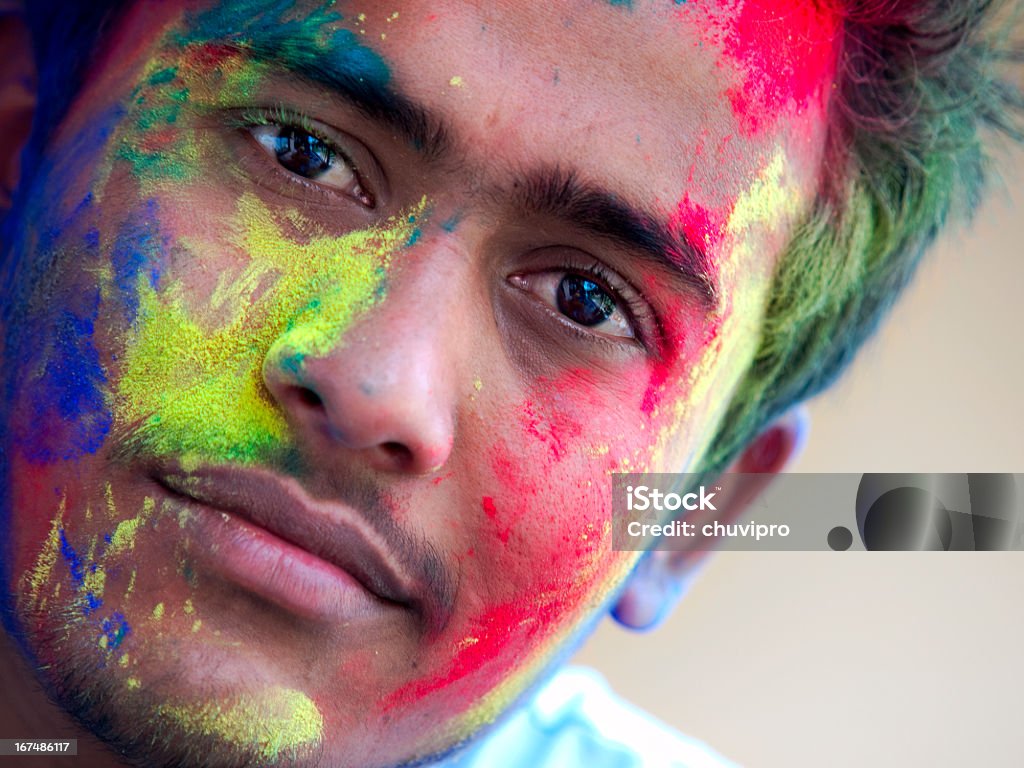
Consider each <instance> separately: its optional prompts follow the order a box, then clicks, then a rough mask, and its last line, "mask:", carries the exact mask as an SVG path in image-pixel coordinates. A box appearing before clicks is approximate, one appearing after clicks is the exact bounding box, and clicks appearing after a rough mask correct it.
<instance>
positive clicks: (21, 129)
mask: <svg viewBox="0 0 1024 768" xmlns="http://www.w3.org/2000/svg"><path fill="white" fill-rule="evenodd" d="M0 51H3V55H2V56H0V216H2V215H3V213H4V212H5V211H6V210H7V208H9V207H10V205H11V197H12V195H13V193H14V188H15V187H16V186H17V185H18V176H19V161H20V159H21V150H22V149H23V148H24V146H25V142H26V141H27V140H28V136H29V133H30V132H31V130H32V115H33V112H34V111H35V104H36V76H35V75H36V71H35V60H34V59H33V56H32V44H31V39H30V36H29V32H28V27H27V26H26V24H25V20H24V19H23V18H22V15H21V12H20V4H19V3H11V2H3V0H0Z"/></svg>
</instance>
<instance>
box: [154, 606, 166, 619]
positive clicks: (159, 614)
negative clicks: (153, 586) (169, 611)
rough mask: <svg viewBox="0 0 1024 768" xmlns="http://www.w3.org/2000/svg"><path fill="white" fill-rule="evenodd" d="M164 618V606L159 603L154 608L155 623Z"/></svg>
mask: <svg viewBox="0 0 1024 768" xmlns="http://www.w3.org/2000/svg"><path fill="white" fill-rule="evenodd" d="M163 617H164V604H163V603H157V604H156V605H155V606H154V607H153V621H160V619H162V618H163Z"/></svg>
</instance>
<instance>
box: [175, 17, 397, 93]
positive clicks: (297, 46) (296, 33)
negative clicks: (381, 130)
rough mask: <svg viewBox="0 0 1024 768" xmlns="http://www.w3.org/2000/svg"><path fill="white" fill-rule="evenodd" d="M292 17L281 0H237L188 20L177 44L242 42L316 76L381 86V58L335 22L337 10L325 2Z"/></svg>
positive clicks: (386, 75) (384, 80) (384, 75)
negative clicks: (329, 74)
mask: <svg viewBox="0 0 1024 768" xmlns="http://www.w3.org/2000/svg"><path fill="white" fill-rule="evenodd" d="M331 5H333V3H330V4H328V5H327V6H324V7H321V8H317V9H315V10H312V11H310V12H309V13H308V14H306V15H305V16H299V17H296V16H295V12H296V9H295V7H294V3H291V2H281V0H238V1H237V2H230V3H227V2H224V3H220V4H218V5H217V6H215V7H214V8H211V9H210V10H208V11H205V12H203V13H201V14H199V15H196V16H192V17H191V18H190V19H189V21H188V31H187V32H186V33H185V34H182V35H180V36H179V37H178V42H179V44H180V45H188V44H190V43H207V42H213V41H221V42H230V43H233V44H236V45H242V46H245V47H248V48H251V49H252V50H254V51H256V52H258V53H266V54H270V55H271V56H275V55H276V56H279V57H281V58H285V59H287V60H288V61H289V62H290V63H291V64H292V66H294V67H295V68H298V69H301V70H302V71H304V72H307V73H309V74H313V75H315V74H316V72H318V71H324V70H334V71H336V72H341V73H346V74H347V75H349V76H350V77H351V78H352V80H353V81H354V82H366V83H369V84H372V85H373V86H374V87H376V88H378V89H379V88H383V87H384V86H386V85H387V84H388V82H389V81H390V79H391V72H390V70H389V69H388V66H387V64H386V63H385V62H384V59H383V58H381V56H380V55H379V54H378V53H377V52H376V51H374V50H373V49H371V48H369V47H367V46H365V45H364V44H363V43H361V42H360V40H359V36H358V35H357V34H355V33H354V32H352V31H351V30H349V29H345V28H342V27H340V26H338V22H340V21H342V20H343V17H342V15H341V14H340V13H337V12H336V11H334V10H330V9H329V6H331Z"/></svg>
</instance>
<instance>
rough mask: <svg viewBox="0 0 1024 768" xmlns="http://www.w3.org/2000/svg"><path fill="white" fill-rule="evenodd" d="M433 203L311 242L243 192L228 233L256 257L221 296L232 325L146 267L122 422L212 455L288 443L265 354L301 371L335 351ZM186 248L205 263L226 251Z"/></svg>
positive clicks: (119, 390) (250, 456) (158, 445)
mask: <svg viewBox="0 0 1024 768" xmlns="http://www.w3.org/2000/svg"><path fill="white" fill-rule="evenodd" d="M425 205H426V201H425V199H424V200H423V201H421V202H420V205H419V206H418V208H417V209H416V210H414V211H411V212H409V213H407V214H405V215H402V216H399V217H395V218H393V219H391V220H389V221H388V223H387V226H383V227H375V228H371V229H366V230H360V231H357V232H351V233H348V234H345V235H342V236H338V237H334V236H327V235H317V234H314V235H313V236H312V237H308V238H305V239H301V240H299V239H295V237H293V236H289V235H286V234H285V231H284V229H283V228H282V224H280V223H279V222H278V220H277V219H275V215H274V213H273V212H272V211H271V210H270V209H269V208H267V206H266V205H265V204H264V203H263V202H261V201H260V200H259V198H258V197H256V196H255V195H253V194H250V193H245V194H243V195H242V196H241V198H240V199H239V202H238V206H237V220H236V223H235V227H234V231H233V232H229V233H227V235H226V237H227V239H228V240H229V241H230V243H231V245H233V246H234V247H235V248H236V249H238V250H239V251H240V252H241V253H243V254H245V256H246V257H247V262H246V263H245V266H244V269H243V270H242V273H241V274H240V275H239V276H238V277H237V278H236V279H234V280H232V281H230V282H228V281H224V282H221V283H220V284H219V285H218V286H217V291H216V292H215V294H214V302H215V303H216V304H217V305H218V306H219V307H224V308H226V309H227V313H228V318H229V319H227V321H221V322H220V323H219V324H218V323H214V322H211V319H210V317H211V315H217V316H222V315H223V312H220V313H215V312H210V311H209V307H205V308H203V307H200V308H193V307H192V306H190V304H191V302H190V292H189V291H188V290H187V289H186V287H185V286H183V285H182V284H181V283H176V282H173V281H171V278H170V276H168V277H167V278H166V279H168V280H169V281H171V282H169V284H168V285H167V286H166V287H162V288H161V289H160V290H159V291H157V290H156V289H154V288H153V287H152V286H151V285H150V282H149V280H148V278H147V277H146V276H142V275H140V277H139V280H138V292H139V312H138V322H137V329H136V331H135V333H134V335H133V338H129V339H128V340H127V344H126V350H125V353H124V356H123V359H122V365H123V373H122V375H121V377H120V379H119V381H118V382H117V384H116V387H115V393H114V404H113V405H114V412H115V415H116V418H117V419H118V421H120V422H121V423H129V424H130V423H139V422H144V423H145V424H146V427H150V428H152V429H150V430H148V437H147V439H148V440H149V441H150V443H149V444H150V447H151V449H154V450H156V451H157V452H159V453H173V454H177V455H182V454H187V453H191V454H193V455H194V456H195V457H196V458H197V459H198V458H199V457H202V458H204V459H205V460H207V461H209V460H211V459H214V460H233V461H240V462H245V461H247V460H248V461H258V460H259V459H260V458H261V457H263V456H265V455H266V454H268V453H269V452H272V451H275V450H280V449H282V448H284V447H286V440H287V429H286V424H285V421H284V418H283V415H282V414H281V412H280V410H279V409H278V408H277V407H276V406H275V405H274V403H273V401H272V399H271V397H270V394H269V393H268V391H267V389H266V386H265V384H264V382H263V376H262V369H263V364H264V361H265V360H267V358H268V356H270V357H272V363H273V364H276V365H281V366H283V367H286V368H291V369H294V370H298V369H300V368H301V365H302V360H303V359H304V357H306V356H310V355H323V354H325V353H327V352H328V351H330V350H332V349H333V348H335V347H336V346H337V345H338V344H339V342H340V340H341V338H342V336H343V334H344V332H345V330H346V329H347V328H348V327H349V326H350V325H351V324H352V322H353V321H354V320H355V318H356V317H358V316H359V315H360V314H362V313H363V312H365V311H366V310H367V309H369V308H370V307H372V306H373V305H374V304H375V303H376V302H377V301H379V300H380V299H381V298H382V297H383V295H384V293H385V291H386V283H385V280H386V275H387V268H388V266H389V264H390V261H391V258H392V256H393V255H394V254H395V253H396V252H397V251H398V250H399V249H400V248H401V247H402V246H403V245H404V244H405V243H406V242H407V241H409V239H410V237H411V236H412V234H413V232H414V231H415V221H416V220H417V218H418V216H419V215H421V214H422V211H423V209H424V207H425ZM284 218H285V219H286V220H287V222H288V223H291V224H294V225H295V226H294V229H296V230H298V231H300V232H314V233H315V232H317V231H318V226H317V224H316V223H315V222H312V221H309V220H307V219H306V218H305V217H303V216H302V215H301V214H300V213H299V212H298V211H290V212H288V213H287V214H286V215H285V217H284ZM183 244H184V245H186V246H187V248H188V250H189V251H191V252H193V254H194V256H193V258H195V259H197V260H201V259H202V257H203V253H204V252H205V251H206V250H209V249H213V248H216V247H217V246H216V245H213V244H209V245H203V244H199V243H194V242H189V243H183ZM220 247H225V246H223V245H221V246H220ZM227 247H229V249H230V246H227ZM146 427H144V428H143V430H144V431H146Z"/></svg>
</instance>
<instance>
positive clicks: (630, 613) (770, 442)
mask: <svg viewBox="0 0 1024 768" xmlns="http://www.w3.org/2000/svg"><path fill="white" fill-rule="evenodd" d="M809 431H810V416H809V415H808V413H807V409H806V408H804V407H803V406H798V407H796V408H794V409H793V410H791V411H789V412H788V413H786V414H785V415H783V416H780V417H779V418H778V419H776V420H775V421H774V422H772V424H771V425H770V426H768V427H767V428H766V429H765V430H764V431H762V432H761V434H759V435H758V436H757V437H756V438H754V440H752V441H751V442H750V444H749V445H748V446H747V447H746V449H745V450H744V451H743V453H742V454H740V456H739V457H738V458H737V459H736V460H735V461H734V462H733V463H732V465H730V466H729V468H728V469H727V470H726V472H728V473H742V474H743V475H744V477H743V481H742V482H738V483H729V486H730V487H729V491H728V493H729V495H728V496H727V497H726V496H720V497H719V498H720V499H721V500H722V501H723V502H724V503H723V504H720V505H719V506H720V507H721V508H722V509H728V510H729V514H728V516H727V517H719V518H717V519H719V520H720V521H721V522H722V523H728V522H732V521H734V520H735V519H736V518H738V517H740V516H741V515H742V513H743V512H744V511H745V510H746V509H747V507H748V506H749V505H750V503H751V502H752V501H754V499H756V498H757V497H758V496H760V495H761V493H762V492H763V491H764V490H765V489H766V488H767V487H768V486H769V485H770V484H771V482H772V480H774V479H775V477H776V475H778V473H780V472H782V471H783V470H785V469H786V467H788V466H790V465H791V464H792V463H793V461H794V460H795V459H796V458H797V456H799V455H800V452H801V451H802V450H803V447H804V444H805V443H806V442H807V434H808V432H809ZM707 555H708V553H707V552H706V551H703V550H702V551H690V552H685V551H684V552H680V551H661V550H651V551H648V552H646V553H644V556H643V557H642V558H641V559H640V562H638V563H637V565H636V568H635V569H634V570H633V573H631V574H630V576H629V579H628V580H627V582H626V586H625V588H624V589H623V591H622V594H620V595H619V598H618V600H617V601H616V603H615V605H614V607H613V608H612V617H613V618H614V619H615V620H616V621H617V622H619V624H621V625H622V626H624V627H628V628H630V629H634V630H647V629H653V628H654V627H656V626H657V625H658V624H660V623H661V622H662V621H663V620H664V619H665V618H666V617H667V616H668V615H669V614H670V613H671V612H672V609H673V608H674V607H675V605H676V603H678V602H679V599H680V598H681V597H682V596H683V595H684V594H686V590H687V588H688V587H689V585H690V583H691V582H692V581H693V578H694V576H695V575H696V573H697V571H698V570H699V566H700V565H701V564H702V563H703V562H704V560H705V558H706V557H707Z"/></svg>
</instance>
